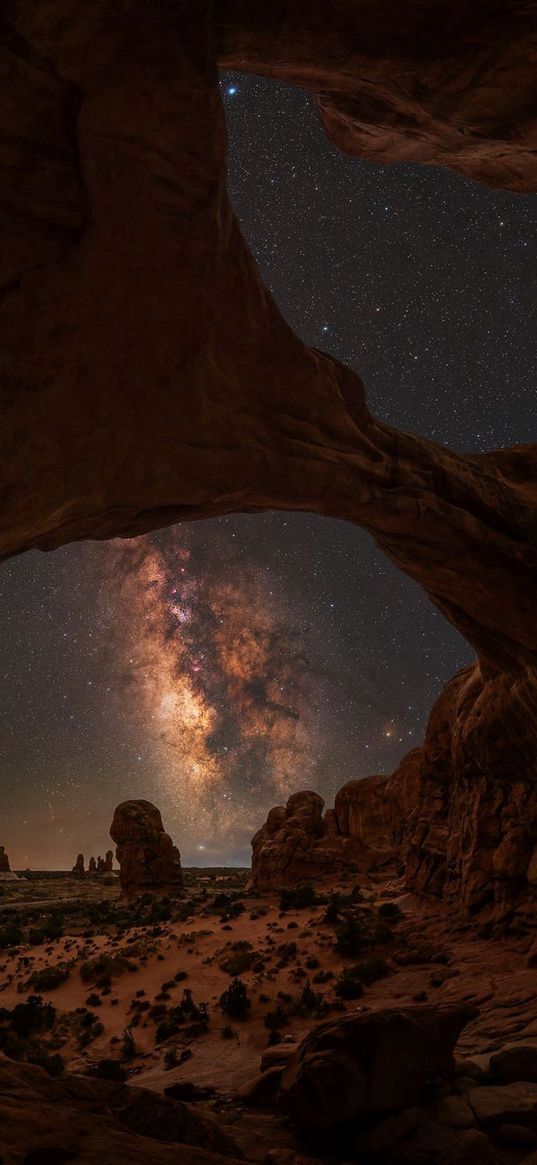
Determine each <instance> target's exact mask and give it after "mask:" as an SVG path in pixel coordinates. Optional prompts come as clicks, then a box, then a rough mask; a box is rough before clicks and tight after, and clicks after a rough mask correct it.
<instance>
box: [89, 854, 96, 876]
mask: <svg viewBox="0 0 537 1165" xmlns="http://www.w3.org/2000/svg"><path fill="white" fill-rule="evenodd" d="M96 873H97V862H96V861H95V858H90V860H89V865H88V874H96Z"/></svg>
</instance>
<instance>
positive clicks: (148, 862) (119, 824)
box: [110, 801, 183, 898]
mask: <svg viewBox="0 0 537 1165" xmlns="http://www.w3.org/2000/svg"><path fill="white" fill-rule="evenodd" d="M110 836H111V837H112V840H113V841H115V842H116V845H117V849H116V858H117V860H118V862H119V869H120V872H119V877H120V881H121V889H122V890H123V893H124V894H126V895H127V897H128V898H132V897H134V895H135V894H138V893H139V892H141V891H143V890H149V891H151V892H157V893H160V892H163V891H169V890H172V889H176V890H177V889H181V888H182V885H183V874H182V870H181V858H180V855H179V850H178V849H177V846H175V845H174V844H173V841H172V839H171V837H169V835H168V834H167V833H166V832H165V830H164V826H163V824H162V817H161V815H160V811H159V810H158V809H157V807H156V805H152V804H151V802H150V801H123V802H122V804H121V805H118V807H117V809H116V811H115V813H114V820H113V822H112V825H111V827H110Z"/></svg>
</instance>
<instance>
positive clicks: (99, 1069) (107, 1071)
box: [90, 1060, 127, 1084]
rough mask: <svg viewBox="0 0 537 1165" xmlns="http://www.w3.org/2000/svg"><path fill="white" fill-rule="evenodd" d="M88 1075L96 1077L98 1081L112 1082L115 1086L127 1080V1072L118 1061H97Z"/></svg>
mask: <svg viewBox="0 0 537 1165" xmlns="http://www.w3.org/2000/svg"><path fill="white" fill-rule="evenodd" d="M90 1075H92V1076H97V1077H98V1078H99V1080H113V1081H114V1082H115V1083H117V1084H122V1083H123V1082H124V1081H125V1080H126V1079H127V1072H126V1070H125V1068H124V1067H123V1064H120V1062H119V1060H99V1061H98V1063H97V1064H96V1065H95V1066H94V1067H93V1068H92V1070H91V1073H90Z"/></svg>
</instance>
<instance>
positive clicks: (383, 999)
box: [0, 884, 537, 1095]
mask: <svg viewBox="0 0 537 1165" xmlns="http://www.w3.org/2000/svg"><path fill="white" fill-rule="evenodd" d="M216 889H217V890H218V887H216ZM346 889H347V890H348V889H349V886H347V887H346ZM106 892H107V893H112V891H111V890H110V889H108V890H107V891H106ZM114 893H116V892H115V891H114ZM213 893H214V886H213ZM363 898H364V901H363V909H364V910H371V911H374V912H375V913H376V912H377V910H378V906H379V905H380V904H381V903H382V902H383V901H387V900H389V901H394V902H396V904H397V905H398V906H399V908H400V910H401V916H400V919H399V920H398V921H397V922H396V923H395V924H394V926H393V938H392V939H391V940H390V941H389V942H386V943H383V944H381V945H380V946H379V947H377V948H375V952H374V953H378V954H381V955H382V956H383V957H384V958H385V959H386V961H387V964H388V969H389V973H388V974H387V975H386V977H384V978H382V979H381V980H379V981H378V982H376V983H373V984H372V985H371V986H370V987H367V988H366V989H365V993H364V996H363V997H362V998H361V999H360V1000H358V1001H356V1002H354V1001H350V1002H348V1003H345V1004H342V1003H341V1001H338V1002H337V1004H336V1006H338V1007H339V1009H340V1010H341V1009H346V1010H350V1009H354V1008H356V1007H358V1008H364V1007H365V1008H371V1007H378V1006H386V1005H401V1004H404V1003H410V1002H411V1001H413V1000H416V999H425V998H428V999H429V1000H430V1001H431V1002H434V1003H436V1002H438V1003H440V1002H447V1001H452V1000H465V1001H469V1002H472V1003H475V1004H477V1006H478V1007H479V1008H480V1014H479V1018H478V1019H477V1020H476V1021H475V1022H473V1023H472V1024H471V1025H469V1026H468V1028H467V1029H466V1030H465V1032H464V1033H463V1035H462V1037H461V1041H460V1045H459V1050H460V1052H461V1054H464V1055H467V1054H472V1055H475V1054H485V1053H487V1052H490V1051H491V1050H494V1048H495V1047H498V1046H501V1045H503V1044H505V1043H506V1042H507V1041H509V1040H514V1041H518V1040H521V1039H524V1040H525V1041H527V1040H528V1039H532V1040H535V1041H537V972H536V971H535V970H529V969H527V968H525V966H524V959H525V952H526V950H527V946H528V943H527V940H525V941H524V940H523V939H519V940H516V941H515V940H509V941H507V940H503V941H491V940H488V939H483V938H479V937H478V936H477V935H476V934H475V933H472V930H471V929H470V928H460V927H459V928H458V929H457V928H455V929H454V928H453V926H451V927H450V925H449V920H448V919H447V916H445V915H444V914H443V912H442V910H440V909H439V908H438V906H436V905H435V906H434V907H433V906H431V907H424V906H423V903H418V902H417V901H416V900H414V899H413V898H412V897H411V896H410V895H408V894H405V893H401V892H400V887H398V886H397V884H392V885H387V886H384V887H379V886H376V887H375V886H370V887H369V888H364V890H363ZM23 901H24V899H23V898H22V896H21V902H23ZM209 901H210V899H209ZM244 903H245V906H246V910H245V912H244V913H243V914H241V915H240V916H239V917H238V918H236V919H233V920H232V921H229V922H227V923H225V922H224V923H222V922H221V921H220V913H221V912H220V911H215V910H214V909H211V907H210V906H206V905H203V906H202V907H201V908H200V911H199V913H198V914H197V916H196V917H195V918H194V919H190V920H189V921H188V922H187V923H184V924H183V923H164V924H160V925H158V926H157V927H151V926H150V927H143V928H142V927H134V928H132V929H131V930H130V931H128V932H126V933H125V934H124V935H122V936H121V937H120V938H119V939H117V938H115V937H114V935H113V934H96V935H95V936H93V937H92V938H90V939H88V938H86V939H85V938H83V937H82V936H81V935H74V936H69V935H67V936H66V937H64V938H62V939H60V940H58V941H56V942H51V943H47V945H46V946H44V945H40V946H34V947H30V946H23V947H19V948H18V950H17V951H16V952H11V951H4V952H3V953H2V954H0V1005H1V1006H3V1007H6V1008H12V1007H14V1006H15V1005H16V1004H17V1003H20V1002H21V1001H24V1000H25V999H26V998H28V996H29V995H31V994H33V993H35V991H36V989H35V987H32V986H31V985H30V984H29V982H28V981H29V979H30V978H31V976H32V974H33V973H34V972H36V971H39V970H42V969H43V968H45V967H54V966H56V965H57V964H59V963H63V962H66V963H67V964H68V966H69V978H68V979H67V981H66V982H65V983H63V984H62V985H61V986H59V987H57V988H55V989H54V990H50V991H46V990H42V989H40V990H39V994H41V995H42V997H43V999H44V1000H45V1001H50V1002H52V1003H53V1004H54V1006H55V1007H56V1009H57V1010H58V1012H59V1013H73V1012H74V1011H75V1010H76V1009H77V1008H83V1007H85V1006H87V1007H90V1009H91V1011H92V1012H93V1013H94V1014H95V1016H96V1018H97V1019H98V1020H99V1021H100V1022H101V1023H102V1024H103V1027H104V1030H103V1032H102V1034H101V1035H99V1036H98V1037H97V1038H96V1039H95V1040H94V1041H93V1042H92V1043H91V1044H90V1045H89V1046H88V1047H87V1048H84V1049H83V1050H82V1051H81V1050H80V1049H79V1048H78V1047H77V1046H76V1043H75V1041H74V1039H72V1038H67V1040H66V1041H65V1043H64V1044H63V1046H62V1047H61V1048H60V1049H59V1050H60V1051H61V1054H62V1056H63V1057H64V1060H65V1061H66V1063H67V1064H68V1065H69V1067H70V1069H71V1070H74V1071H81V1072H84V1071H86V1070H87V1068H88V1066H89V1065H91V1064H92V1063H95V1062H96V1061H98V1060H99V1059H101V1058H108V1057H112V1058H118V1057H119V1056H120V1055H121V1040H122V1033H123V1032H124V1030H125V1028H126V1027H127V1026H128V1025H129V1023H130V1022H131V1021H132V1019H133V1015H134V1012H133V1009H132V1003H133V1000H136V999H141V1000H144V1001H149V1003H150V1005H151V1006H154V1005H155V1004H159V1003H162V1002H164V1003H165V1005H166V1006H168V1007H170V1006H173V1005H174V1004H176V1003H179V1002H180V1001H181V999H182V997H183V990H184V988H185V987H186V988H189V989H190V990H191V991H192V993H193V997H194V1001H195V1002H196V1003H201V1002H203V1003H205V1004H207V1006H208V1011H209V1030H208V1032H207V1033H206V1034H201V1035H195V1036H194V1037H192V1038H189V1037H187V1036H186V1035H185V1034H184V1033H181V1032H180V1033H178V1034H177V1035H176V1036H175V1035H174V1036H173V1038H171V1039H170V1040H167V1041H166V1042H165V1043H164V1044H161V1045H156V1042H155V1030H156V1022H155V1020H153V1019H151V1018H149V1017H148V1015H147V1011H145V1012H143V1013H142V1015H141V1022H140V1023H139V1024H138V1025H137V1026H135V1027H133V1029H132V1030H133V1035H134V1039H135V1043H136V1056H135V1057H134V1059H133V1060H132V1061H129V1062H128V1064H127V1065H126V1066H127V1068H128V1071H129V1075H132V1076H133V1077H135V1078H136V1082H137V1083H143V1084H144V1085H145V1086H147V1087H150V1088H154V1089H156V1090H157V1091H160V1090H162V1089H163V1088H164V1087H165V1086H166V1085H167V1084H169V1083H170V1082H173V1081H175V1080H180V1079H185V1080H193V1081H195V1083H196V1084H197V1085H210V1086H213V1087H215V1088H216V1089H217V1090H218V1091H219V1093H221V1094H223V1095H226V1094H227V1095H232V1094H233V1093H234V1092H235V1090H236V1089H237V1088H239V1087H240V1086H241V1085H242V1084H244V1082H245V1081H246V1080H248V1079H249V1078H251V1077H252V1076H254V1075H255V1074H256V1073H257V1072H258V1071H259V1066H260V1060H261V1056H262V1053H263V1051H264V1050H265V1049H266V1047H267V1043H268V1035H269V1033H268V1031H267V1027H266V1026H265V1023H264V1018H265V1016H266V1014H267V1012H268V1011H271V1010H273V1009H274V1008H275V1007H276V1006H277V1004H278V1003H279V1002H281V998H280V997H279V993H283V995H284V996H285V995H287V996H289V995H292V996H294V997H295V998H296V997H297V995H299V994H300V991H301V989H302V987H303V985H304V982H305V981H306V979H305V976H307V977H308V979H309V980H310V981H311V980H314V977H315V976H316V975H318V974H319V971H321V972H327V971H328V972H330V971H331V972H333V974H334V976H337V975H339V974H340V972H341V970H342V969H343V968H344V967H348V966H350V965H352V964H353V963H356V961H357V959H356V958H353V959H350V958H343V957H342V956H341V955H340V954H339V953H338V951H337V950H336V949H335V947H334V928H333V926H330V925H327V924H326V923H325V922H323V921H322V919H323V915H324V911H325V907H315V908H306V909H302V910H291V911H289V912H286V913H284V914H282V913H281V912H280V909H279V896H278V897H276V896H270V895H263V896H262V897H255V898H253V897H245V898H244ZM259 908H261V909H262V910H264V911H266V913H264V914H263V916H262V917H255V915H256V913H257V911H258V909H259ZM251 915H254V917H251ZM111 929H112V930H113V927H112V928H111ZM414 938H415V940H416V942H418V943H419V942H422V941H423V940H424V939H426V941H427V943H428V944H429V947H430V948H432V952H433V955H432V958H433V959H434V960H435V961H431V956H430V954H429V955H428V957H427V959H425V960H424V961H421V962H419V961H418V962H416V963H415V964H413V965H404V966H401V965H398V963H397V961H396V960H397V958H398V957H399V956H400V951H401V944H402V940H403V939H404V944H403V948H402V949H403V950H406V951H408V948H409V946H410V948H412V946H413V944H414ZM239 941H246V942H249V943H251V944H252V946H253V948H254V949H255V952H256V954H257V955H258V956H259V959H260V960H261V961H262V962H263V964H264V969H262V970H257V971H256V970H250V971H246V972H244V973H242V974H241V975H240V978H241V979H242V981H243V982H244V983H245V985H246V986H247V989H248V993H249V996H250V998H251V1001H252V1002H251V1011H250V1014H249V1016H248V1018H247V1019H246V1020H234V1019H228V1018H227V1017H226V1016H224V1015H223V1013H222V1010H221V1008H220V1006H219V998H220V995H221V994H222V992H223V991H224V990H225V989H226V988H227V987H228V986H229V984H230V981H231V977H230V975H229V974H228V973H227V972H226V971H224V970H222V969H221V967H220V963H221V962H222V960H223V958H225V956H226V954H227V953H229V952H228V944H230V943H236V942H239ZM289 942H295V943H296V944H297V954H296V956H294V955H291V957H290V958H289V961H287V962H286V961H285V959H282V958H281V955H280V954H279V953H278V950H279V948H280V947H281V944H283V943H289ZM140 944H142V946H143V945H144V944H145V945H146V947H147V953H146V955H145V956H144V955H142V958H143V959H144V961H143V962H142V961H140V955H139V954H135V955H134V957H133V962H134V963H135V964H136V969H135V970H128V971H126V972H125V973H123V974H121V975H119V976H118V977H117V978H114V979H113V981H112V984H111V987H110V989H109V993H107V992H106V991H105V993H104V994H103V992H102V989H100V988H98V987H95V985H94V983H92V982H91V981H88V982H84V981H83V980H82V979H81V976H80V965H81V962H82V960H83V959H84V958H85V959H88V958H93V957H95V956H96V955H97V954H99V953H106V954H114V953H117V951H118V950H119V949H122V950H124V949H125V948H127V949H128V948H131V949H132V950H133V951H137V950H139V947H140ZM437 957H438V959H441V960H442V961H436V959H437ZM312 959H314V960H317V961H318V966H317V967H315V969H311V970H306V971H305V966H306V963H307V962H308V961H309V960H312ZM282 964H283V965H282ZM304 971H305V975H304ZM178 972H185V973H186V978H185V979H184V980H183V981H181V982H175V980H174V977H175V975H176V974H177V973H178ZM301 976H302V977H301ZM172 981H173V983H172V985H171V986H169V987H168V988H167V991H166V995H167V996H168V998H166V999H165V1000H164V1001H161V1000H159V999H158V996H159V994H160V993H161V990H162V986H163V984H165V983H168V984H169V983H171V982H172ZM312 986H313V987H314V989H315V990H316V991H319V992H321V993H324V994H325V997H326V999H327V1000H328V1001H332V1000H334V999H335V994H334V981H333V980H331V981H330V982H328V983H324V984H316V983H315V982H313V983H312ZM95 995H97V996H98V997H99V1000H100V1002H98V1003H96V1001H95V998H94V1000H93V1002H92V1003H88V1002H87V1001H88V999H89V998H90V997H91V996H95ZM315 1022H318V1021H317V1020H316V1019H315V1018H312V1017H301V1016H294V1017H291V1018H290V1020H289V1023H288V1024H286V1025H285V1026H284V1027H282V1036H283V1038H284V1039H285V1040H286V1041H288V1042H290V1041H295V1040H300V1038H301V1037H302V1036H303V1035H304V1034H305V1033H306V1032H307V1031H308V1030H309V1029H310V1028H311V1027H312V1026H313V1025H314V1023H315ZM229 1027H231V1029H232V1033H233V1034H232V1036H231V1038H224V1029H225V1028H229ZM170 1044H173V1045H174V1046H175V1047H176V1048H177V1054H178V1057H179V1058H180V1057H181V1055H183V1056H184V1057H185V1060H184V1063H182V1064H179V1065H178V1066H176V1067H175V1066H174V1067H173V1068H172V1069H171V1070H167V1069H166V1067H165V1064H164V1054H165V1051H166V1048H168V1047H169V1045H170Z"/></svg>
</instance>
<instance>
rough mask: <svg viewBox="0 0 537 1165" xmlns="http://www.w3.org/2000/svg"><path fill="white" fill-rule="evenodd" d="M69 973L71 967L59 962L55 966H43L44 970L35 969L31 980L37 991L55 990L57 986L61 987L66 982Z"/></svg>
mask: <svg viewBox="0 0 537 1165" xmlns="http://www.w3.org/2000/svg"><path fill="white" fill-rule="evenodd" d="M69 974H70V971H69V968H68V967H66V966H65V963H58V964H57V965H56V966H55V967H43V970H42V971H34V974H33V975H32V976H31V977H30V980H29V982H30V985H31V986H32V987H35V988H36V990H37V991H54V989H55V988H56V987H61V984H62V983H65V981H66V980H67V979H68V978H69Z"/></svg>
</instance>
